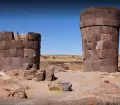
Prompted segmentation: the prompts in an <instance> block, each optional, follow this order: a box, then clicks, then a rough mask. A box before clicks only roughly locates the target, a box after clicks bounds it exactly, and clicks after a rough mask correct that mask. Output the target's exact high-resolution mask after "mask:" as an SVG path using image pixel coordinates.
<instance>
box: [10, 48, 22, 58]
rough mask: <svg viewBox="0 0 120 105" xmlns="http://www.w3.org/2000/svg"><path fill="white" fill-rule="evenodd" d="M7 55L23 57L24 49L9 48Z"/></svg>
mask: <svg viewBox="0 0 120 105" xmlns="http://www.w3.org/2000/svg"><path fill="white" fill-rule="evenodd" d="M8 51H9V55H8V56H9V57H23V56H24V50H23V49H21V48H16V49H9V50H8Z"/></svg>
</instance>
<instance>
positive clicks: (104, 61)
mask: <svg viewBox="0 0 120 105" xmlns="http://www.w3.org/2000/svg"><path fill="white" fill-rule="evenodd" d="M117 63H118V62H117V60H116V59H109V58H108V59H99V60H98V65H99V66H117Z"/></svg>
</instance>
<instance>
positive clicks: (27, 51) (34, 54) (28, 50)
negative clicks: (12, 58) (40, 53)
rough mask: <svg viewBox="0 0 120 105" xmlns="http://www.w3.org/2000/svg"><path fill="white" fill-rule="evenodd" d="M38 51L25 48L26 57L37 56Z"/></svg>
mask: <svg viewBox="0 0 120 105" xmlns="http://www.w3.org/2000/svg"><path fill="white" fill-rule="evenodd" d="M36 56H37V52H36V51H35V50H34V49H24V57H36Z"/></svg>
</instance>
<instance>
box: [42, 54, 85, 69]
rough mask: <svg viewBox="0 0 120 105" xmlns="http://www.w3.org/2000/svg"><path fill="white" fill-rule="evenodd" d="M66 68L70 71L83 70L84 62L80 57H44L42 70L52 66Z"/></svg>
mask: <svg viewBox="0 0 120 105" xmlns="http://www.w3.org/2000/svg"><path fill="white" fill-rule="evenodd" d="M57 64H59V65H61V66H66V67H68V68H69V69H70V70H81V69H82V65H83V61H82V57H81V56H79V55H42V56H41V64H40V68H47V67H49V66H50V65H57Z"/></svg>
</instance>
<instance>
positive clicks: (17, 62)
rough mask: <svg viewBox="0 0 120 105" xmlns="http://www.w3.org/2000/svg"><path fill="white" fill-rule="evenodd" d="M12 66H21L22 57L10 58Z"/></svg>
mask: <svg viewBox="0 0 120 105" xmlns="http://www.w3.org/2000/svg"><path fill="white" fill-rule="evenodd" d="M12 66H20V67H21V66H22V57H12Z"/></svg>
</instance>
